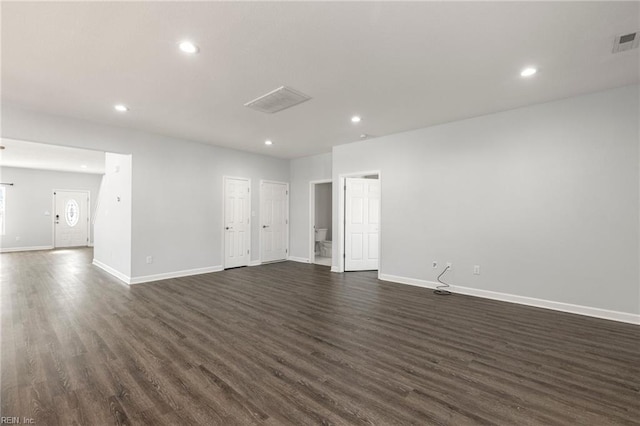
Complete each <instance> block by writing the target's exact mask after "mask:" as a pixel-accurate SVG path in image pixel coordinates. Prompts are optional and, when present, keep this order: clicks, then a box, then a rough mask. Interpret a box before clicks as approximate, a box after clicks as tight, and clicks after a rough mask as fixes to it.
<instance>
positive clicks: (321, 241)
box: [316, 228, 331, 257]
mask: <svg viewBox="0 0 640 426" xmlns="http://www.w3.org/2000/svg"><path fill="white" fill-rule="evenodd" d="M327 231H328V229H326V228H319V229H316V248H317V249H318V250H317V251H318V252H319V253H320V256H322V257H331V241H327Z"/></svg>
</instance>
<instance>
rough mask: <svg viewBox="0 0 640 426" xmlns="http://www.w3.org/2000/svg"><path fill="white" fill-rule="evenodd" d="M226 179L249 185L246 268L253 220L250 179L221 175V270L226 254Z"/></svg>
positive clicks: (223, 266)
mask: <svg viewBox="0 0 640 426" xmlns="http://www.w3.org/2000/svg"><path fill="white" fill-rule="evenodd" d="M227 179H236V180H246V181H247V182H248V183H249V206H248V210H249V231H248V232H247V239H248V240H249V244H248V245H247V247H249V261H248V262H247V266H248V265H249V264H251V254H252V253H251V251H252V250H251V228H252V227H253V220H252V217H251V212H252V210H251V198H252V197H253V191H251V178H247V177H241V176H228V175H223V176H222V203H221V204H222V220H221V221H220V222H221V223H220V232H221V234H220V235H222V238H221V239H220V240H221V242H220V244H221V245H222V269H225V267H226V265H225V262H226V261H227V252H226V251H225V250H226V247H225V240H226V235H225V229H224V223H225V220H224V219H225V214H226V212H227V209H226V205H227Z"/></svg>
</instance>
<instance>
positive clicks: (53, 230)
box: [51, 188, 92, 249]
mask: <svg viewBox="0 0 640 426" xmlns="http://www.w3.org/2000/svg"><path fill="white" fill-rule="evenodd" d="M58 191H59V192H84V193H86V194H87V244H86V246H78V247H91V245H92V244H91V222H92V221H91V191H90V190H88V189H55V188H54V189H53V192H52V195H53V201H52V208H51V242H52V243H53V244H51V245H52V246H53V248H54V249H55V248H56V193H57V192H58Z"/></svg>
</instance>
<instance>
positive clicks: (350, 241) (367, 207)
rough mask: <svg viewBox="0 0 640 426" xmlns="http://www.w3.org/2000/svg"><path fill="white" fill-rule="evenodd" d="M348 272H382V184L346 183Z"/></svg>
mask: <svg viewBox="0 0 640 426" xmlns="http://www.w3.org/2000/svg"><path fill="white" fill-rule="evenodd" d="M345 186H346V189H345V244H344V250H345V264H344V270H345V271H366V270H376V269H378V239H379V238H378V231H379V226H380V181H379V180H377V179H360V178H347V179H345Z"/></svg>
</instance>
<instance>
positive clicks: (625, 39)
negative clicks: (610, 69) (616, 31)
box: [613, 31, 640, 53]
mask: <svg viewBox="0 0 640 426" xmlns="http://www.w3.org/2000/svg"><path fill="white" fill-rule="evenodd" d="M638 42H640V34H638V32H637V31H636V32H635V33H629V34H622V35H619V36H617V37H616V39H615V40H614V41H613V53H618V52H624V51H625V50H631V49H635V48H636V47H638Z"/></svg>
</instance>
